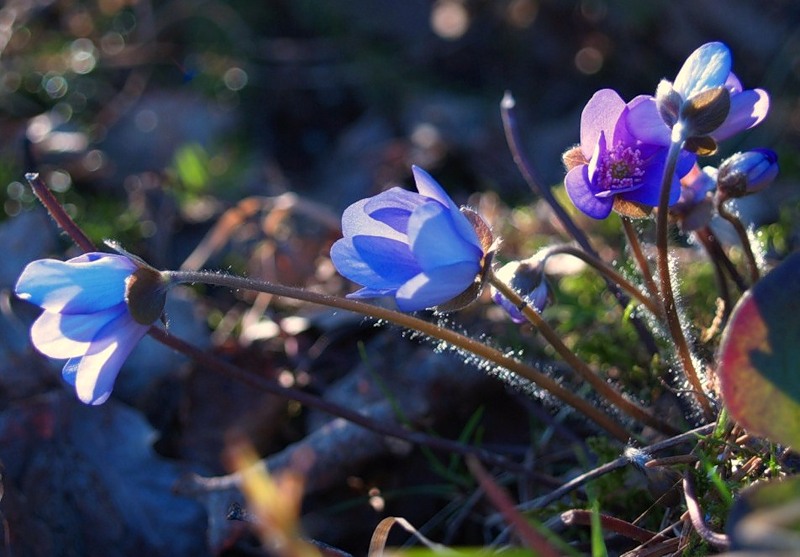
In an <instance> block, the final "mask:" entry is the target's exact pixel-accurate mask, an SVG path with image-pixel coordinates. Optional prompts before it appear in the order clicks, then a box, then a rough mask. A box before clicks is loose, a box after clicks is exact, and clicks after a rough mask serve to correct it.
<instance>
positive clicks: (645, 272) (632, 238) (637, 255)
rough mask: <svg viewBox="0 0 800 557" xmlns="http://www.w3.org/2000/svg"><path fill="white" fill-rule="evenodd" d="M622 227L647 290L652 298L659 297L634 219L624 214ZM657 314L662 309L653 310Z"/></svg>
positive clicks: (659, 313)
mask: <svg viewBox="0 0 800 557" xmlns="http://www.w3.org/2000/svg"><path fill="white" fill-rule="evenodd" d="M621 219H622V229H623V230H624V231H625V238H626V239H627V240H628V246H629V247H630V248H631V253H632V254H633V258H634V259H635V260H636V265H638V267H639V273H640V274H641V275H642V279H643V280H644V284H645V287H647V292H648V293H649V294H650V297H651V298H655V299H658V285H656V281H655V279H654V278H653V272H652V271H651V270H650V264H649V263H648V262H647V257H646V256H645V254H644V250H643V249H642V243H641V242H640V241H639V235H638V234H637V233H636V230H634V228H633V221H631V219H630V218H629V217H626V216H622V217H621ZM653 314H655V315H659V316H660V315H661V311H655V312H653Z"/></svg>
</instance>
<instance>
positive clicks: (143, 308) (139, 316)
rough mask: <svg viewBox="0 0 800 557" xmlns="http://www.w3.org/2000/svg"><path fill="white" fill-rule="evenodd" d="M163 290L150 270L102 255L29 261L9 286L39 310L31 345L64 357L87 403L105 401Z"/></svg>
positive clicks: (157, 309)
mask: <svg viewBox="0 0 800 557" xmlns="http://www.w3.org/2000/svg"><path fill="white" fill-rule="evenodd" d="M165 291H166V288H165V282H164V281H163V279H162V278H161V275H160V273H158V272H157V271H155V270H154V269H151V268H150V267H146V266H144V264H142V263H139V262H134V261H132V260H131V259H129V258H128V257H125V256H122V255H116V254H106V253H87V254H84V255H81V256H79V257H76V258H74V259H70V260H69V261H58V260H55V259H40V260H38V261H33V262H32V263H30V264H28V266H27V267H25V269H24V270H23V271H22V275H20V277H19V280H18V281H17V285H16V288H15V292H16V294H17V296H19V297H20V298H21V299H23V300H27V301H29V302H31V303H33V304H36V305H37V306H39V307H41V308H42V309H44V313H42V314H41V316H39V318H38V319H37V320H36V321H35V322H34V323H33V326H32V327H31V340H32V342H33V345H34V346H35V347H36V348H37V349H38V350H39V351H40V352H42V353H43V354H44V355H46V356H49V357H51V358H57V359H68V361H67V363H66V365H65V366H64V370H63V376H64V379H65V380H66V381H67V382H68V383H70V384H71V385H73V386H74V387H75V390H76V392H77V394H78V398H80V400H81V401H83V402H85V403H87V404H102V403H103V402H105V401H106V399H108V397H109V396H110V394H111V390H112V388H113V387H114V380H115V379H116V377H117V374H118V373H119V370H120V368H121V367H122V364H123V362H124V361H125V359H126V358H127V357H128V355H129V354H130V352H131V351H132V350H133V348H134V346H136V344H137V343H138V342H139V340H140V339H141V338H142V337H143V336H144V334H145V333H146V332H147V329H148V328H149V327H150V325H151V324H152V322H153V321H155V320H156V319H157V318H158V317H159V315H160V313H161V310H162V309H163V303H164V296H165ZM131 298H135V299H134V300H131ZM129 302H132V303H131V307H133V308H134V310H133V312H132V311H131V309H129ZM134 315H135V316H134Z"/></svg>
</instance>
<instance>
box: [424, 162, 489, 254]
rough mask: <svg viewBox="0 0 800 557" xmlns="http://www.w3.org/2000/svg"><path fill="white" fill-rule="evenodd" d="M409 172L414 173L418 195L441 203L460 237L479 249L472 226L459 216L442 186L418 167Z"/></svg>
mask: <svg viewBox="0 0 800 557" xmlns="http://www.w3.org/2000/svg"><path fill="white" fill-rule="evenodd" d="M411 170H412V172H413V173H414V181H415V182H416V184H417V191H419V193H421V194H422V195H424V196H425V197H429V198H431V199H434V200H436V201H438V202H439V203H441V204H442V205H443V206H444V207H447V208H448V209H449V211H450V214H451V215H452V218H453V222H454V223H455V225H456V229H457V230H458V233H459V234H460V235H461V237H462V238H464V239H465V240H467V241H469V242H470V243H472V244H475V245H476V246H478V247H480V245H481V244H480V241H479V240H478V235H477V234H476V233H475V228H473V226H472V224H470V222H469V221H468V220H467V218H466V217H465V216H464V215H462V214H461V211H459V209H458V206H456V204H455V203H454V202H453V200H452V199H450V196H449V195H447V193H446V192H445V191H444V189H442V186H440V185H439V183H438V182H437V181H436V180H434V179H433V177H432V176H431V175H430V174H428V173H427V172H425V171H424V170H422V169H421V168H420V167H418V166H412V167H411Z"/></svg>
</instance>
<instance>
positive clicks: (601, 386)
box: [487, 271, 678, 435]
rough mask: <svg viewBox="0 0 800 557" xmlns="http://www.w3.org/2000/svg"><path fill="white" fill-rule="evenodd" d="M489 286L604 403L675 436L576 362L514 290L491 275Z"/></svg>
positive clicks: (547, 326)
mask: <svg viewBox="0 0 800 557" xmlns="http://www.w3.org/2000/svg"><path fill="white" fill-rule="evenodd" d="M487 279H488V281H489V283H490V284H491V285H492V286H494V287H495V288H496V289H497V291H498V292H500V294H502V295H503V296H504V297H505V298H506V299H508V301H510V302H511V303H512V304H514V305H515V306H516V307H517V309H519V310H520V311H521V312H522V314H523V315H524V316H525V317H526V318H527V319H528V321H530V322H531V323H532V324H533V325H534V326H535V327H536V328H537V330H538V331H539V333H541V335H542V336H543V337H544V338H545V340H546V341H547V342H548V343H549V344H550V345H551V346H552V347H553V348H555V350H556V352H558V353H559V355H560V356H561V357H562V358H563V359H564V361H565V362H567V364H569V365H570V367H572V369H574V370H575V372H576V373H578V375H580V376H581V377H582V378H583V379H585V380H586V381H587V382H588V383H589V384H590V385H591V386H592V387H593V388H594V389H595V391H596V392H597V394H599V395H600V396H602V397H603V398H604V399H605V400H606V401H607V402H609V403H610V404H612V405H613V406H614V407H616V408H617V409H619V410H620V411H622V412H625V413H626V414H628V415H629V416H630V417H632V418H633V419H635V420H637V421H639V422H641V423H643V424H646V425H649V426H650V427H652V428H654V429H656V430H658V431H661V432H664V433H667V434H669V435H674V434H676V433H678V430H677V429H675V428H674V427H672V426H671V425H669V424H668V423H666V422H664V421H663V420H660V419H659V418H657V417H655V416H654V415H653V414H651V413H650V412H649V411H648V410H646V409H645V408H642V407H641V406H639V405H638V404H636V403H634V402H632V401H630V400H628V399H627V398H625V397H624V396H623V395H622V393H620V392H619V391H617V390H616V389H615V388H614V387H612V386H611V385H610V384H609V383H606V382H605V381H604V380H603V379H602V378H601V377H600V376H599V375H597V374H596V373H595V372H594V370H592V369H591V368H590V367H589V366H588V365H587V364H586V362H584V361H583V360H581V359H580V358H578V356H576V355H575V353H574V352H573V351H572V350H570V349H569V348H568V347H567V345H566V344H564V342H563V341H562V340H561V337H559V336H558V333H556V332H555V331H554V330H553V328H552V327H550V325H549V324H548V323H547V322H546V321H545V320H544V319H543V318H542V316H541V315H539V312H537V311H536V310H535V309H533V308H532V307H530V306H529V305H528V304H526V303H525V301H524V300H523V299H522V297H521V296H520V295H519V294H517V292H515V291H514V289H513V288H511V287H510V286H508V285H507V284H505V283H504V282H503V281H501V280H500V279H498V278H497V276H496V275H495V274H494V273H492V272H491V271H490V272H489V274H488V277H487Z"/></svg>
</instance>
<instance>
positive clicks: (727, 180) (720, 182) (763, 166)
mask: <svg viewBox="0 0 800 557" xmlns="http://www.w3.org/2000/svg"><path fill="white" fill-rule="evenodd" d="M777 175H778V155H777V154H776V153H775V151H772V150H770V149H754V150H752V151H746V152H744V153H736V154H735V155H732V156H730V157H728V158H727V159H725V161H724V162H723V163H722V164H721V165H720V167H719V175H718V177H717V189H718V190H719V196H720V200H721V201H724V200H725V199H730V198H733V197H742V196H744V195H749V194H751V193H755V192H757V191H761V190H763V189H764V188H766V187H767V186H768V185H769V184H771V183H772V181H773V180H774V179H775V177H776V176H777Z"/></svg>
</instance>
